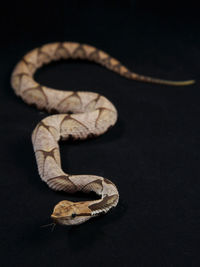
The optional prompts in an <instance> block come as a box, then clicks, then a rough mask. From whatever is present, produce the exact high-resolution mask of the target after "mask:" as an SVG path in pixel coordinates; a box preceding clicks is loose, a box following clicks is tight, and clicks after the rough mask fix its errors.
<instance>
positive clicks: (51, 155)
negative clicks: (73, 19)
mask: <svg viewBox="0 0 200 267" xmlns="http://www.w3.org/2000/svg"><path fill="white" fill-rule="evenodd" d="M60 59H83V60H89V61H92V62H95V63H98V64H100V65H102V66H104V67H106V68H107V69H109V70H112V71H114V72H115V73H117V74H119V75H121V76H123V77H125V78H128V79H132V80H137V81H142V82H149V83H156V84H164V85H172V86H184V85H190V84H193V83H194V80H188V81H168V80H162V79H157V78H151V77H147V76H143V75H139V74H137V73H134V72H132V71H130V70H129V69H128V68H127V67H125V66H124V65H122V64H121V63H120V62H119V61H118V60H117V59H115V58H113V57H111V56H110V55H109V54H107V53H105V52H104V51H102V50H99V49H97V48H96V47H94V46H91V45H87V44H80V43H75V42H56V43H49V44H45V45H43V46H41V47H39V48H35V49H33V50H32V51H30V52H28V53H27V54H26V55H25V56H24V57H23V58H22V59H21V60H20V61H19V62H18V63H17V65H16V66H15V68H14V70H13V72H12V75H11V86H12V88H13V89H14V91H15V93H16V94H17V96H19V97H21V98H22V99H23V100H24V101H25V102H26V103H27V104H30V105H33V104H34V105H36V107H37V108H38V109H46V110H47V111H48V112H50V113H52V112H54V113H55V112H56V113H58V114H53V115H50V116H47V117H46V118H44V119H43V120H42V121H41V122H39V123H38V124H37V126H36V127H35V129H34V131H33V133H32V143H33V148H34V152H35V156H36V161H37V166H38V172H39V175H40V177H41V179H42V181H44V182H45V183H46V184H47V185H48V186H49V187H50V188H51V189H53V190H57V191H65V192H67V193H75V192H78V191H81V192H84V193H89V192H95V193H96V194H97V195H98V196H99V198H98V199H95V200H90V201H79V202H72V201H68V200H63V201H61V202H59V203H58V204H57V205H56V206H55V207H54V209H53V212H52V214H51V218H52V220H53V221H54V223H58V224H62V225H77V224H81V223H83V222H85V221H87V220H89V219H91V218H93V217H96V216H98V215H100V214H105V213H107V212H108V211H109V210H110V209H111V208H113V207H115V206H116V205H117V203H118V201H119V192H118V189H117V187H116V186H115V184H114V183H113V182H111V181H110V180H108V179H107V178H104V177H101V176H96V175H72V174H68V173H65V172H64V171H63V169H62V167H61V158H60V150H59V144H58V142H59V140H68V139H74V140H84V139H87V138H90V137H93V136H99V135H102V134H103V133H105V132H106V131H107V130H108V129H109V128H110V127H112V126H113V125H114V124H115V123H116V121H117V110H116V108H115V106H114V105H113V104H112V103H111V102H110V101H109V100H108V99H107V98H106V97H104V96H102V95H100V94H98V93H94V92H85V91H62V90H55V89H53V88H49V87H47V86H44V85H41V84H39V83H38V82H37V81H35V80H34V74H35V72H36V71H37V69H38V68H40V67H42V66H43V65H44V64H48V63H50V62H52V61H57V60H60Z"/></svg>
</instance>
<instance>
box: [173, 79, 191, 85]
mask: <svg viewBox="0 0 200 267" xmlns="http://www.w3.org/2000/svg"><path fill="white" fill-rule="evenodd" d="M195 83H196V81H195V80H188V81H177V82H174V83H173V84H174V85H177V86H187V85H192V84H195Z"/></svg>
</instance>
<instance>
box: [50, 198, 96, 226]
mask: <svg viewBox="0 0 200 267" xmlns="http://www.w3.org/2000/svg"><path fill="white" fill-rule="evenodd" d="M91 216H92V212H91V210H90V209H89V208H88V204H87V201H86V202H71V201H67V200H63V201H61V202H59V203H58V204H57V205H56V206H55V207H54V210H53V213H52V215H51V218H52V219H53V220H54V222H55V223H59V224H62V225H76V224H80V223H83V222H85V221H87V220H89V219H90V218H91Z"/></svg>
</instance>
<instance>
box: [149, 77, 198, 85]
mask: <svg viewBox="0 0 200 267" xmlns="http://www.w3.org/2000/svg"><path fill="white" fill-rule="evenodd" d="M151 82H152V83H158V84H163V85H170V86H188V85H192V84H195V83H196V81H195V80H187V81H168V80H160V79H152V80H151Z"/></svg>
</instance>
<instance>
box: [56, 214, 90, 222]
mask: <svg viewBox="0 0 200 267" xmlns="http://www.w3.org/2000/svg"><path fill="white" fill-rule="evenodd" d="M81 216H84V217H85V216H91V214H90V213H81V214H76V216H56V215H54V214H51V219H53V220H54V221H56V220H62V219H72V218H75V217H81Z"/></svg>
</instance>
